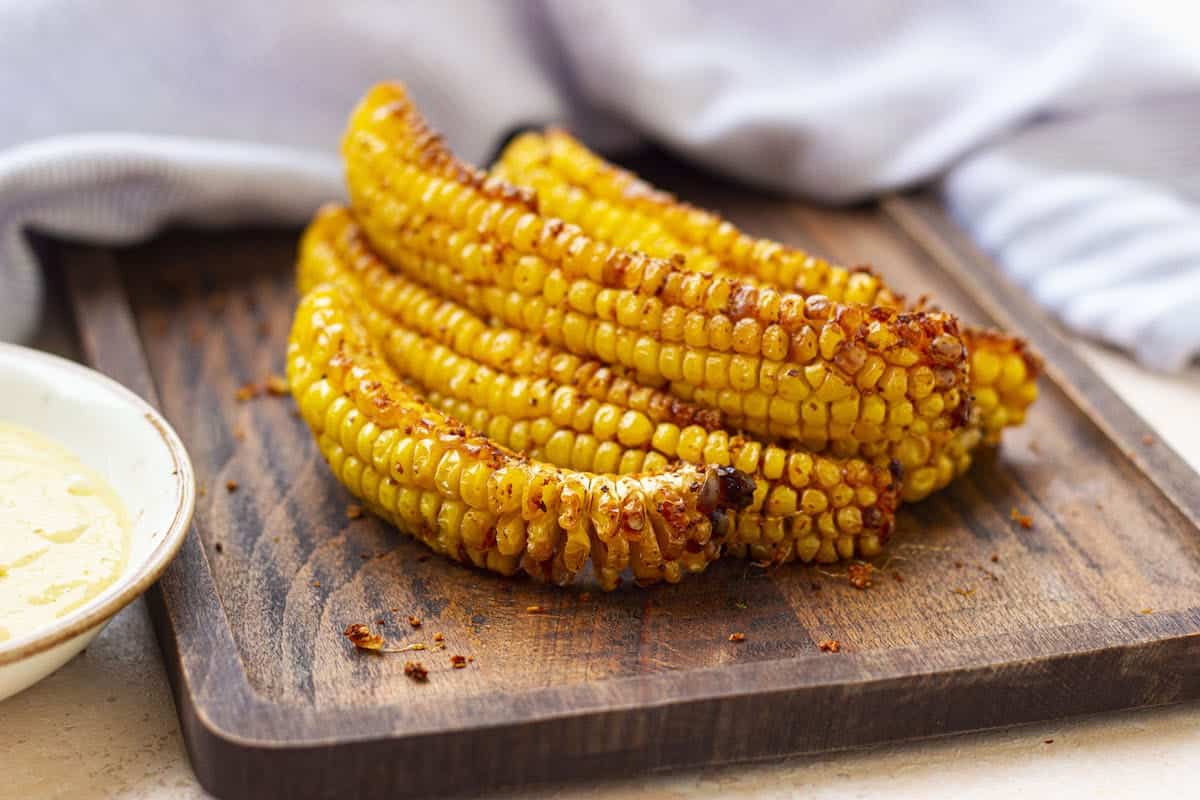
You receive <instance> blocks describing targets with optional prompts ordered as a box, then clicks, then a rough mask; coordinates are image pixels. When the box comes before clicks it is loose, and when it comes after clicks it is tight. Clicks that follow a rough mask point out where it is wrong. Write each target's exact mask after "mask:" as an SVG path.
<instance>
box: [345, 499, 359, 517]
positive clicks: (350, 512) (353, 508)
mask: <svg viewBox="0 0 1200 800" xmlns="http://www.w3.org/2000/svg"><path fill="white" fill-rule="evenodd" d="M362 515H363V507H362V506H360V505H357V504H355V503H351V504H350V505H348V506H346V519H358V518H359V517H361V516H362Z"/></svg>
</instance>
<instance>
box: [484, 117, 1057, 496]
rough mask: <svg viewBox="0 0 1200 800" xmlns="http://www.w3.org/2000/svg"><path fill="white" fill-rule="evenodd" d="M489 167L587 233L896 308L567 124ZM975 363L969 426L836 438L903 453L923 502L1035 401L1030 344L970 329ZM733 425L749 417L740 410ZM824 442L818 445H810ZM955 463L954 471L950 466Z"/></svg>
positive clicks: (883, 292) (878, 290)
mask: <svg viewBox="0 0 1200 800" xmlns="http://www.w3.org/2000/svg"><path fill="white" fill-rule="evenodd" d="M492 173H493V174H494V175H496V176H497V177H500V178H502V179H504V180H506V181H509V182H510V183H513V184H516V185H518V186H523V187H528V188H530V189H533V190H536V191H537V195H538V199H539V201H540V204H541V207H542V208H543V209H544V210H545V211H546V212H547V213H552V214H556V215H558V216H560V217H562V218H563V219H565V220H567V221H569V222H573V223H576V224H578V225H580V226H581V227H582V228H583V229H584V230H585V231H586V232H588V233H589V234H592V235H594V236H596V237H597V238H600V239H603V240H605V241H608V242H610V243H611V244H614V245H617V246H623V247H629V248H634V249H639V250H642V251H644V252H646V253H647V254H648V255H651V256H657V257H664V258H665V257H670V256H671V255H672V254H674V253H683V254H684V255H685V256H686V257H687V259H688V261H689V262H692V263H695V264H697V265H699V268H702V269H707V270H713V271H717V272H726V273H734V274H738V275H741V276H749V277H751V278H753V279H755V280H760V281H762V282H763V283H765V284H766V285H776V286H781V287H784V288H793V287H794V288H796V289H797V290H798V291H800V292H802V293H811V292H821V293H823V294H826V295H829V296H831V297H835V298H839V299H844V300H850V301H853V302H860V303H867V304H879V305H884V306H889V307H896V308H899V307H901V306H902V303H903V301H902V298H901V297H900V295H898V294H896V293H894V292H892V291H891V290H890V289H889V288H888V287H887V286H886V285H885V284H884V283H883V282H882V281H881V280H880V279H879V278H878V277H877V276H875V275H873V274H871V273H869V272H867V271H865V270H862V269H861V268H855V269H847V268H844V267H838V266H836V265H832V264H829V263H828V262H825V261H823V260H821V259H818V258H815V257H813V256H811V255H809V254H807V253H804V252H803V251H801V250H797V249H794V248H790V247H787V246H786V245H781V244H778V243H776V242H772V241H770V240H766V239H755V238H753V237H750V236H748V235H747V234H745V233H743V232H741V231H739V230H738V229H737V228H736V227H734V226H733V225H732V224H731V223H729V222H728V221H726V220H724V219H722V218H721V217H719V216H718V215H716V214H713V213H711V212H708V211H704V210H702V209H698V208H695V207H693V206H690V205H688V204H686V203H681V202H679V201H678V200H677V199H676V198H675V197H674V196H673V195H671V194H668V193H666V192H662V191H659V190H657V189H655V188H654V187H652V186H650V185H649V184H647V183H645V182H644V181H642V180H641V179H640V178H638V177H637V176H636V175H634V174H633V173H631V172H628V171H626V170H623V169H620V168H619V167H616V166H614V165H612V164H609V163H608V162H606V161H604V160H603V159H602V158H600V157H599V156H596V155H595V154H593V153H591V152H590V151H589V150H588V149H587V148H586V147H585V146H583V145H582V144H581V143H579V142H578V141H576V140H575V139H574V138H572V137H571V136H570V135H569V134H567V133H566V132H564V131H561V130H555V129H552V130H548V131H546V132H545V133H543V134H538V133H526V134H522V135H521V136H519V137H517V138H516V139H514V140H513V141H512V142H511V143H510V144H509V145H508V147H507V148H506V149H505V151H504V152H503V153H502V155H501V157H500V159H499V160H498V162H497V163H496V165H495V166H494V167H493V170H492ZM963 337H964V339H965V341H966V346H967V351H968V353H969V355H970V359H971V376H970V388H971V393H972V396H973V398H974V406H975V408H974V414H973V415H972V420H973V422H972V424H971V425H969V426H968V427H967V428H966V429H963V430H961V431H957V432H955V433H953V434H950V433H945V432H938V431H929V432H922V431H919V430H918V431H916V432H915V433H914V432H912V431H909V432H908V433H907V434H906V435H905V436H904V437H903V440H901V441H900V442H899V443H896V442H895V441H893V443H892V444H890V445H888V446H886V447H884V446H881V445H880V444H879V443H877V442H875V443H866V444H864V445H863V446H862V447H858V446H857V443H852V444H851V445H850V446H847V443H846V442H845V441H834V442H833V443H832V449H833V451H834V452H840V453H843V454H847V453H854V452H862V453H864V454H868V455H870V454H874V455H875V458H876V460H877V461H879V460H884V459H886V460H891V459H893V458H894V459H896V460H897V461H899V462H900V463H901V464H903V465H904V466H905V467H906V468H907V469H908V470H910V472H909V475H910V477H909V479H907V480H906V481H905V499H908V500H914V499H920V498H922V497H925V496H926V495H928V494H929V493H930V492H931V491H934V490H936V489H939V488H941V487H943V486H945V485H946V483H948V482H949V480H951V479H952V478H953V477H954V476H955V475H957V474H961V473H962V472H963V471H965V470H966V468H967V466H969V464H970V453H971V451H972V450H973V449H974V447H975V446H977V445H978V444H980V443H985V444H995V443H997V442H998V441H999V437H1000V433H1001V431H1002V430H1003V428H1004V427H1006V426H1011V425H1019V424H1021V422H1023V421H1024V418H1025V413H1026V410H1027V409H1028V408H1029V406H1030V405H1031V404H1032V403H1033V401H1034V400H1035V399H1036V397H1037V383H1036V381H1037V375H1038V373H1039V372H1040V361H1039V360H1038V359H1037V357H1036V356H1034V355H1033V354H1032V353H1030V352H1029V351H1028V349H1027V348H1026V347H1025V345H1024V343H1023V342H1022V341H1021V340H1019V339H1015V338H1013V337H1010V336H1006V335H1004V334H1000V333H997V332H994V331H986V330H978V329H972V328H966V329H965V330H964V332H963ZM677 391H679V392H680V393H681V394H682V395H683V396H685V397H688V398H691V399H693V400H695V401H696V402H700V403H704V402H707V401H709V398H706V397H705V396H704V394H703V392H704V390H703V389H689V388H688V387H680V388H678V389H677ZM728 420H729V422H730V423H731V424H740V423H744V420H742V419H741V418H740V416H739V415H738V414H736V413H732V414H730V416H729V417H728ZM807 443H808V444H809V445H810V446H814V447H820V446H821V443H820V442H819V441H815V442H814V441H811V440H810V441H808V442H807ZM951 464H953V465H954V466H953V468H952V467H951V466H950V465H951Z"/></svg>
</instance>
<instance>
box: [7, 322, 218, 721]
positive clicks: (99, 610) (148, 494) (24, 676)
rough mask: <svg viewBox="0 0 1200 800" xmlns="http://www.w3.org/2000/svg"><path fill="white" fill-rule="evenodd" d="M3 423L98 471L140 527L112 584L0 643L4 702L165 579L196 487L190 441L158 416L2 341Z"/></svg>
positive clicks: (64, 366) (106, 384)
mask: <svg viewBox="0 0 1200 800" xmlns="http://www.w3.org/2000/svg"><path fill="white" fill-rule="evenodd" d="M0 421H4V422H10V423H15V424H17V425H24V426H26V427H28V428H32V429H33V430H34V431H36V432H38V433H40V434H42V435H43V436H47V437H49V438H51V439H55V440H57V441H59V442H61V443H62V444H64V445H66V446H67V447H69V448H70V449H71V450H72V451H74V452H75V454H76V455H78V456H79V458H80V459H81V460H83V461H84V462H85V463H87V464H88V465H90V466H92V467H94V468H95V469H97V470H99V472H100V474H101V475H103V476H104V477H105V478H106V479H107V480H108V482H109V484H111V485H112V487H113V488H114V489H115V490H116V492H117V494H119V495H120V496H121V499H122V500H123V501H124V503H125V508H126V509H127V510H128V512H129V518H130V521H131V523H132V528H133V530H132V533H131V538H130V549H129V560H128V563H127V564H126V565H125V571H124V572H123V573H122V574H121V577H120V578H119V579H118V580H117V581H116V582H115V583H114V584H113V585H112V586H110V587H108V589H106V590H105V591H104V592H101V593H100V594H99V595H98V596H96V597H94V598H93V599H92V600H91V601H90V602H88V603H87V604H85V605H83V606H81V607H80V608H77V609H75V610H74V611H72V612H71V613H70V614H67V615H66V616H64V617H62V618H61V619H59V620H57V621H56V622H55V623H54V624H53V625H49V626H45V627H43V628H41V629H38V630H34V631H31V632H30V633H28V634H27V635H14V636H13V637H12V638H10V639H8V640H7V641H5V642H2V643H0V700H3V699H4V698H5V697H8V696H9V695H12V694H16V693H17V692H19V691H21V690H22V689H24V688H26V687H28V686H30V685H32V684H34V683H36V682H37V681H39V680H41V679H42V678H44V677H45V676H47V675H49V674H50V673H51V672H54V670H56V669H58V668H59V667H61V666H62V665H63V664H65V663H66V662H67V661H68V660H69V659H70V658H71V657H72V656H74V655H75V654H76V653H78V652H79V651H80V650H82V649H83V648H84V647H86V646H87V645H88V643H89V642H90V641H91V640H92V639H93V638H95V636H96V634H97V633H99V632H100V629H101V628H103V627H104V624H105V623H106V622H108V620H109V618H111V617H112V616H113V615H114V614H116V613H117V612H118V611H120V610H121V609H122V608H124V607H125V606H126V605H128V604H129V603H130V602H132V601H133V600H134V599H135V598H136V597H137V596H138V595H140V594H141V593H142V592H144V591H146V589H147V588H148V587H149V586H150V585H151V584H152V583H154V581H155V580H157V579H158V576H159V575H160V574H162V571H163V570H164V569H165V568H166V566H167V564H168V562H170V560H171V558H172V557H173V556H174V555H175V553H176V551H177V550H179V546H180V545H181V544H182V543H183V537H184V536H185V535H186V534H187V530H188V526H189V525H190V524H191V520H192V509H193V508H194V506H195V502H196V480H195V476H194V475H193V473H192V464H191V461H189V460H188V456H187V452H186V451H185V450H184V449H183V443H182V442H180V441H179V437H178V436H177V435H176V434H175V431H173V430H171V426H170V425H168V424H167V422H166V420H164V419H163V418H162V416H161V415H159V413H158V412H157V411H155V410H154V409H153V408H151V407H150V406H149V405H148V404H147V403H146V402H145V401H143V400H142V399H141V398H139V397H138V396H137V395H135V394H134V393H133V392H131V391H129V390H128V389H126V388H125V387H123V386H121V385H120V384H118V383H117V382H116V381H113V380H110V379H109V378H106V377H104V376H103V375H101V374H100V373H98V372H95V371H93V370H90V369H87V368H86V367H82V366H80V365H78V364H76V363H74V362H72V361H67V360H66V359H62V358H58V357H57V356H51V355H47V354H46V353H41V352H38V351H36V350H30V349H28V348H25V347H17V346H15V345H7V344H3V343H0ZM14 633H15V632H14Z"/></svg>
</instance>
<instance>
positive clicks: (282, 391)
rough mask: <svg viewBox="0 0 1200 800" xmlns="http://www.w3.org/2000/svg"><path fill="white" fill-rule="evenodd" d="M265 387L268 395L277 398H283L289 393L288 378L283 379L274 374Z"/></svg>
mask: <svg viewBox="0 0 1200 800" xmlns="http://www.w3.org/2000/svg"><path fill="white" fill-rule="evenodd" d="M264 385H265V386H266V388H267V393H268V394H271V395H274V396H275V397H283V396H284V395H286V394H287V393H288V382H287V378H285V377H283V376H282V375H276V374H274V373H272V374H270V375H268V376H267V380H266V381H265V382H264Z"/></svg>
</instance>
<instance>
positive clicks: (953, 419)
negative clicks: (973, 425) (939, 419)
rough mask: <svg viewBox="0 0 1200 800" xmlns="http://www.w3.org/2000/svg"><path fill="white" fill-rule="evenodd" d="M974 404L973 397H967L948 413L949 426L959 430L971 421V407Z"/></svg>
mask: <svg viewBox="0 0 1200 800" xmlns="http://www.w3.org/2000/svg"><path fill="white" fill-rule="evenodd" d="M974 403H975V395H971V394H969V395H967V396H966V397H964V398H963V400H962V402H961V403H959V404H958V406H957V407H956V408H955V409H954V410H953V411H951V412H950V424H951V425H953V426H954V427H956V428H961V427H962V426H963V425H966V424H967V423H968V422H970V421H971V407H972V406H973V405H974Z"/></svg>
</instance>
